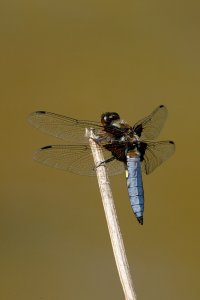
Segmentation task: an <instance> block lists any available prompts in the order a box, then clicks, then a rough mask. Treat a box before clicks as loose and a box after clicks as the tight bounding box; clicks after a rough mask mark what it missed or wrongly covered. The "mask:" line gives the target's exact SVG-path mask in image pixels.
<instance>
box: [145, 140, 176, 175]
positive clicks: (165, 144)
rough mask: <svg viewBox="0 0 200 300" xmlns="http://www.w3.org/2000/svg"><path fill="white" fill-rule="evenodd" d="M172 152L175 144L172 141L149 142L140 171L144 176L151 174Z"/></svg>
mask: <svg viewBox="0 0 200 300" xmlns="http://www.w3.org/2000/svg"><path fill="white" fill-rule="evenodd" d="M174 152H175V144H174V142H172V141H161V142H149V143H148V146H147V149H146V151H145V154H144V160H143V161H142V171H143V172H145V173H146V174H150V173H152V172H153V171H154V170H155V169H156V168H157V167H158V166H160V165H161V164H162V163H163V162H164V161H166V160H167V159H168V158H170V156H172V155H173V154H174Z"/></svg>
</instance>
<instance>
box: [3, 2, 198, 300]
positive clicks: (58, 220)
mask: <svg viewBox="0 0 200 300" xmlns="http://www.w3.org/2000/svg"><path fill="white" fill-rule="evenodd" d="M0 24H1V25H0V32H1V34H0V36H1V46H0V66H1V81H0V82H1V89H0V103H1V118H0V121H1V126H0V131H1V189H0V193H1V197H0V299H2V300H18V299H20V300H27V299H28V300H36V299H38V300H40V299H42V300H46V299H48V300H58V299H59V300H65V299H74V300H76V299H86V300H90V299H91V300H93V299H95V300H100V299H116V300H118V299H119V300H120V299H124V295H123V292H122V288H121V285H120V282H119V278H118V274H117V270H116V267H115V263H114V259H113V255H112V249H111V244H110V240H109V236H108V232H107V227H106V221H105V216H104V213H103V208H102V203H101V199H100V195H99V191H98V186H97V181H96V178H90V177H79V176H76V175H72V174H68V173H65V172H62V171H59V170H56V169H51V168H47V167H45V166H43V165H39V164H37V163H35V162H33V161H32V153H33V152H34V150H35V149H37V148H39V147H41V146H45V145H48V144H59V143H63V141H61V140H56V139H55V138H53V137H51V136H48V135H45V134H43V133H41V132H39V131H37V130H36V129H34V128H32V127H31V126H30V124H28V122H27V116H28V114H29V113H31V112H32V111H35V110H48V111H52V112H56V113H60V114H64V115H68V116H71V117H75V118H80V119H91V120H99V117H100V114H101V113H102V112H105V111H117V112H118V113H119V114H120V115H121V117H122V118H123V119H125V120H126V121H127V122H130V123H131V124H133V123H134V122H136V121H138V120H139V119H140V118H142V117H144V116H146V115H148V114H149V113H150V112H151V111H152V110H153V109H155V108H156V106H157V105H159V104H165V105H166V106H167V107H168V109H169V117H168V120H167V122H166V126H165V128H164V130H163V131H162V134H161V137H160V139H172V140H174V141H175V142H176V147H177V149H176V154H175V155H174V156H173V157H172V158H171V159H170V160H169V161H167V162H166V163H165V164H163V165H162V166H161V167H160V168H158V169H157V170H156V171H155V172H154V173H153V174H152V175H150V176H144V187H145V199H146V202H145V216H144V226H143V227H142V226H140V225H139V224H138V223H137V221H136V219H135V217H134V216H133V213H132V211H131V208H130V204H129V200H128V196H127V190H126V184H125V178H124V176H123V175H121V176H118V177H113V178H112V180H111V183H112V188H113V194H114V197H115V202H116V207H117V211H118V216H119V221H120V225H121V230H122V234H123V237H124V242H125V246H126V251H127V255H128V260H129V263H130V268H131V273H132V275H133V280H134V283H135V288H136V292H137V295H138V300H140V299H141V300H147V299H148V300H154V299H159V300H160V299H162V300H186V299H199V297H200V289H199V266H200V264H199V262H200V260H199V251H200V243H199V229H200V221H199V209H200V203H199V200H200V199H199V186H198V185H199V145H200V142H199V122H200V88H199V87H200V67H199V66H200V65H199V64H200V39H199V32H200V4H199V1H180V0H178V1H172V0H169V1H158V0H157V1H156V0H154V1H147V0H145V1H134V0H132V1H130V0H128V1H116V0H115V1H111V0H110V1H109V0H107V1H105V0H101V1H100V0H97V1H91V0H86V1H80V0H79V1H78V0H77V1H76V0H75V1H62V0H58V1H52V0H51V1H44V0H40V1H39V0H35V1H33V0H32V1H25V0H24V1H23V0H18V1H14V0H6V1H5V0H1V3H0Z"/></svg>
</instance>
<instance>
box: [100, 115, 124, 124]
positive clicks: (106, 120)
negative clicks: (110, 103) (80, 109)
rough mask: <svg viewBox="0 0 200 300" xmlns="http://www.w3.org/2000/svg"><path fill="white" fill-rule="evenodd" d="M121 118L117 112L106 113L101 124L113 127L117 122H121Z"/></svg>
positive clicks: (102, 116)
mask: <svg viewBox="0 0 200 300" xmlns="http://www.w3.org/2000/svg"><path fill="white" fill-rule="evenodd" d="M119 120H120V116H119V115H118V113H116V112H106V113H103V114H102V115H101V123H102V125H103V126H109V125H112V124H113V123H114V122H115V121H119Z"/></svg>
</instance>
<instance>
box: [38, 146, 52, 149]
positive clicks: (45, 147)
mask: <svg viewBox="0 0 200 300" xmlns="http://www.w3.org/2000/svg"><path fill="white" fill-rule="evenodd" d="M50 148H53V147H52V146H44V147H42V148H40V150H46V149H50Z"/></svg>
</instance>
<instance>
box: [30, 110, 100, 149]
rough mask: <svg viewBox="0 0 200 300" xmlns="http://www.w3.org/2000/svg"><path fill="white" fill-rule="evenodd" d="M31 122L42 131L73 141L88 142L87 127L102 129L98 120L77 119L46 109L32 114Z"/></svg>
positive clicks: (77, 142)
mask: <svg viewBox="0 0 200 300" xmlns="http://www.w3.org/2000/svg"><path fill="white" fill-rule="evenodd" d="M29 122H30V123H31V124H32V125H33V126H35V127H36V128H39V129H40V130H41V131H43V132H45V133H48V134H51V135H53V136H56V137H58V138H61V139H63V140H66V141H68V142H71V143H76V144H79V143H88V138H86V137H85V129H86V128H94V129H95V130H96V131H99V130H100V129H102V126H101V124H100V123H98V122H93V121H84V120H76V119H73V118H69V117H65V116H62V115H58V114H54V113H51V112H46V111H36V112H33V113H32V114H30V116H29Z"/></svg>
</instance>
